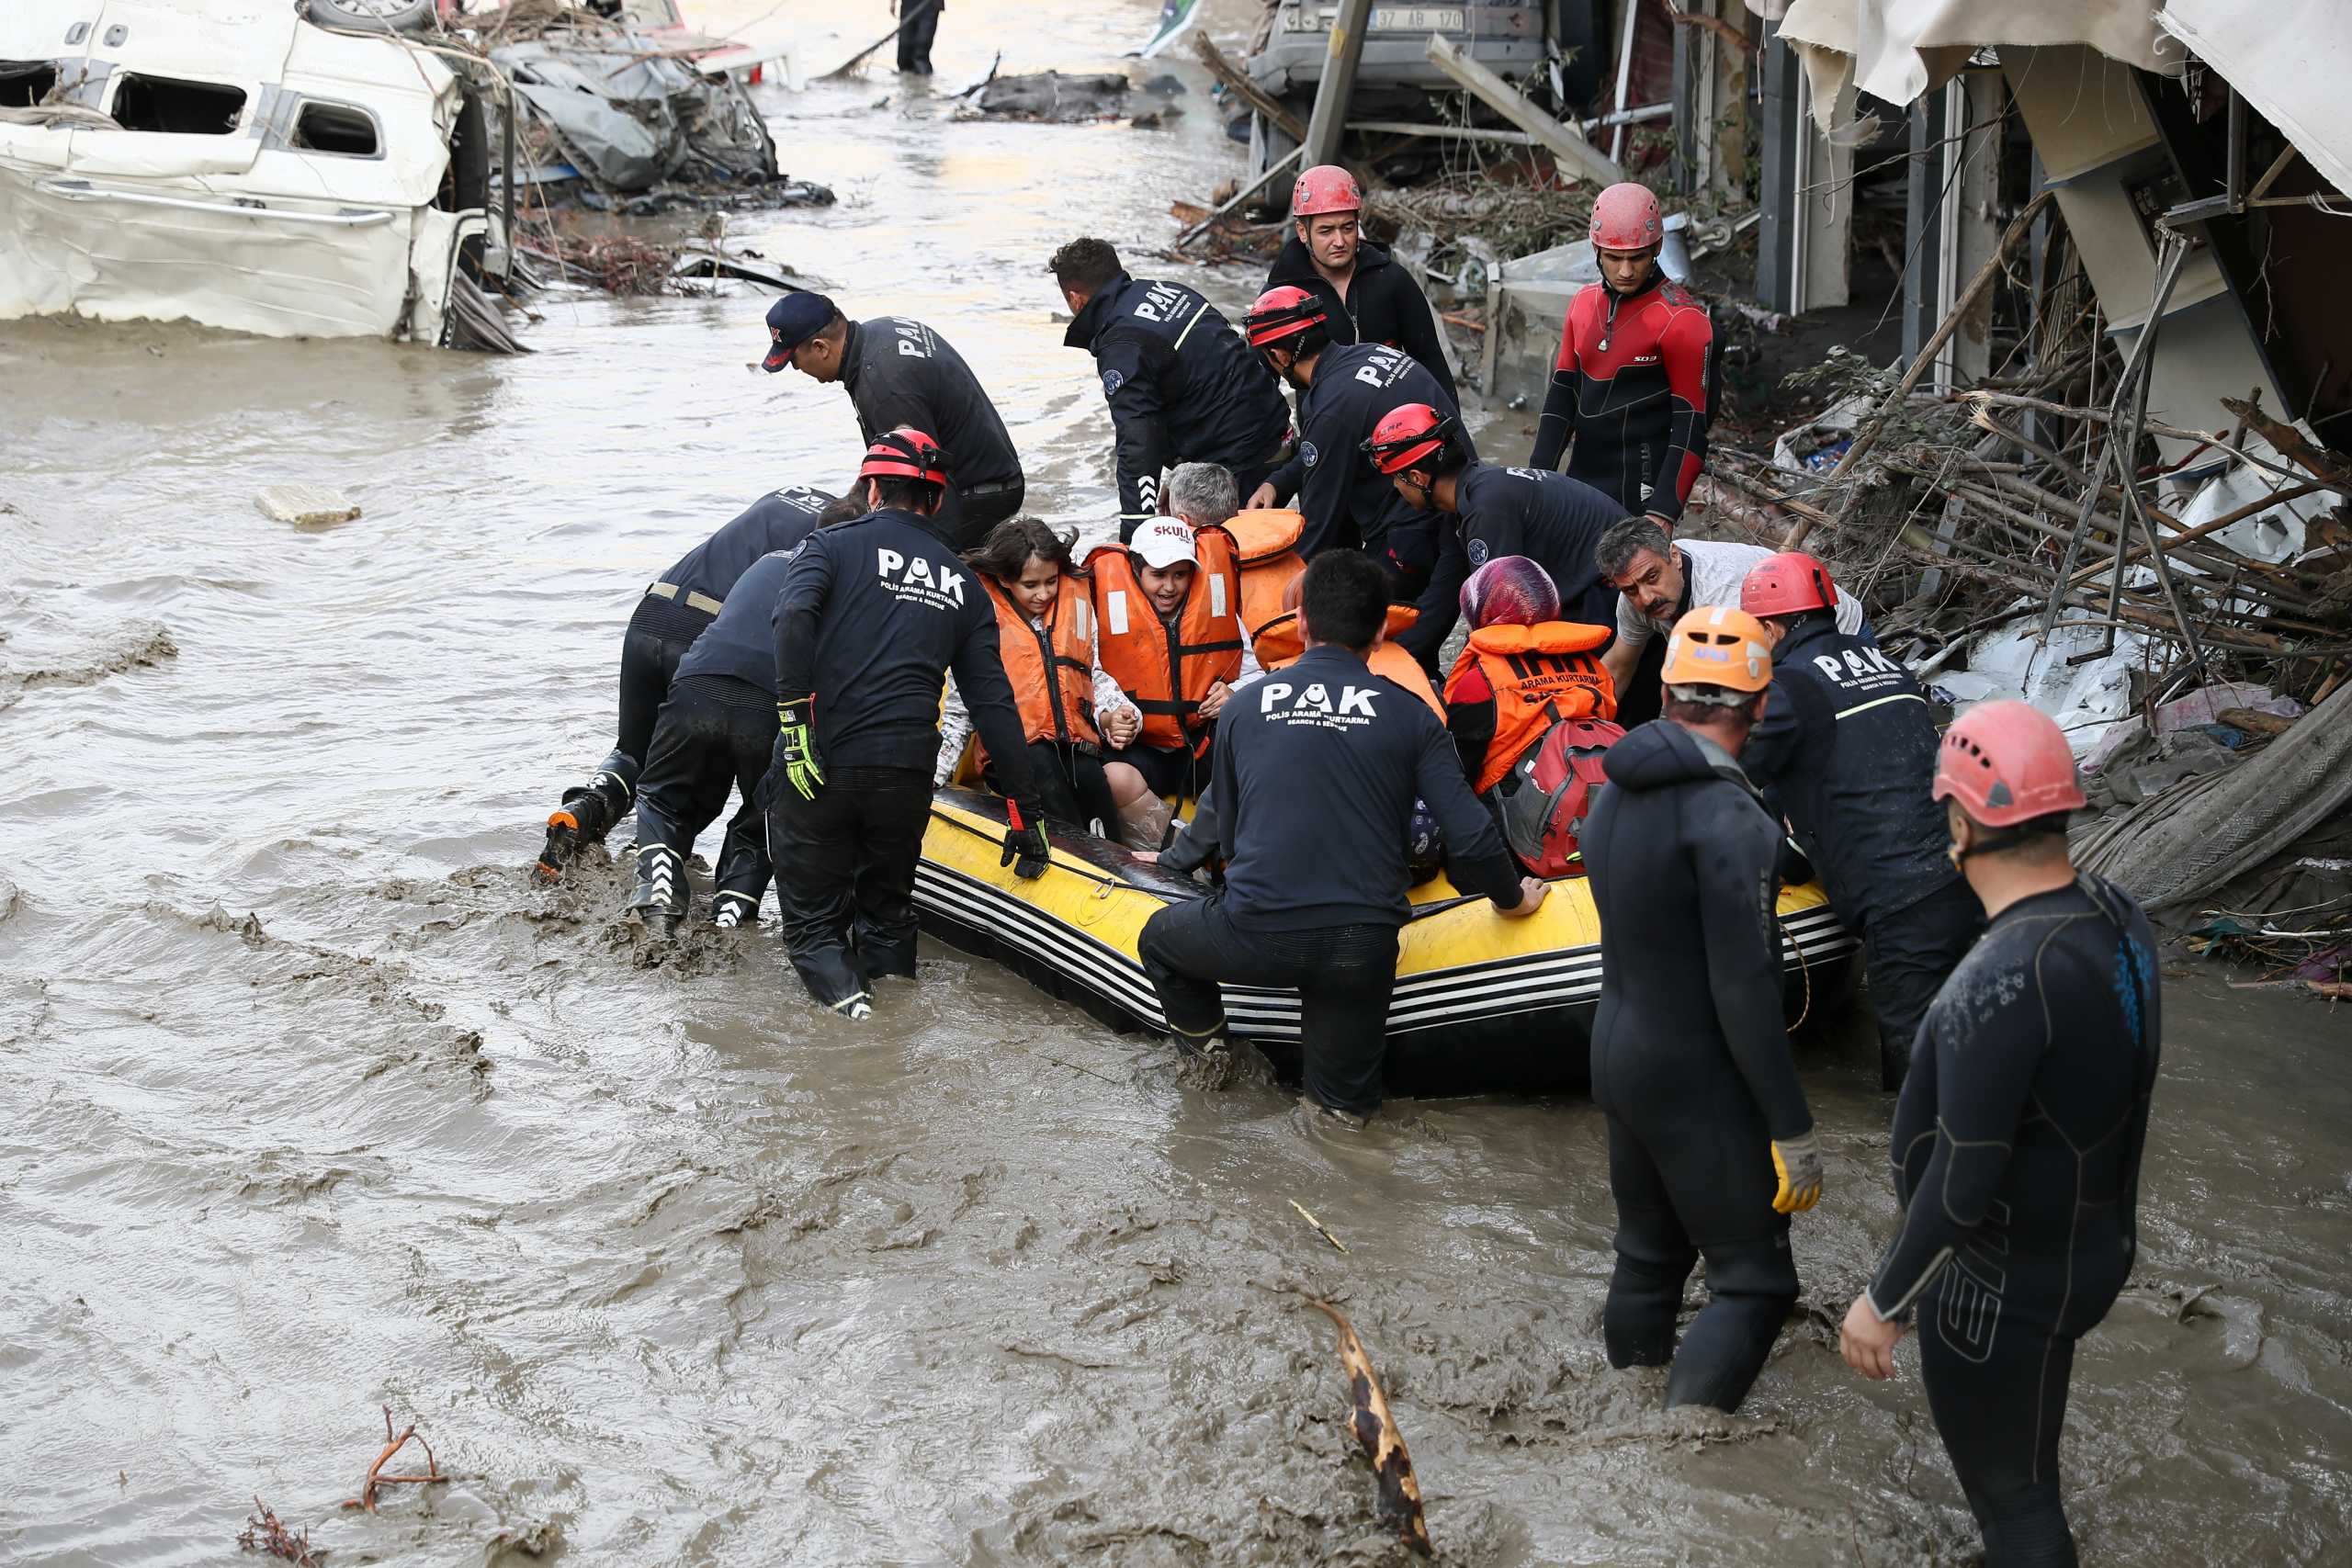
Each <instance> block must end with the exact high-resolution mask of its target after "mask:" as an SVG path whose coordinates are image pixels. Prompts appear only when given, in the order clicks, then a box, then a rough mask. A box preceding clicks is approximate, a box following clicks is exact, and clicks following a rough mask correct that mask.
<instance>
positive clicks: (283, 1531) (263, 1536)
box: [237, 1497, 327, 1568]
mask: <svg viewBox="0 0 2352 1568" xmlns="http://www.w3.org/2000/svg"><path fill="white" fill-rule="evenodd" d="M237 1546H238V1549H239V1550H241V1551H258V1552H260V1553H262V1554H263V1555H264V1556H266V1557H277V1558H282V1559H283V1560H285V1561H286V1562H291V1563H293V1564H294V1565H295V1568H322V1564H323V1563H324V1562H326V1555H327V1554H326V1550H325V1548H323V1547H316V1546H312V1545H311V1532H310V1531H309V1530H307V1529H306V1530H304V1531H303V1532H302V1533H301V1534H300V1535H297V1534H295V1533H294V1532H293V1531H292V1530H289V1529H287V1528H286V1525H285V1522H284V1521H283V1520H281V1519H280V1518H279V1517H277V1515H276V1514H274V1513H272V1512H270V1509H269V1505H268V1504H266V1503H265V1502H263V1501H262V1500H261V1499H260V1498H259V1497H255V1498H254V1511H253V1513H252V1514H251V1516H249V1517H247V1518H246V1520H245V1528H244V1529H243V1530H242V1531H240V1532H239V1534H238V1536H237Z"/></svg>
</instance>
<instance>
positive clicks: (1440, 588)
mask: <svg viewBox="0 0 2352 1568" xmlns="http://www.w3.org/2000/svg"><path fill="white" fill-rule="evenodd" d="M1457 483H1458V489H1457V490H1456V491H1455V496H1456V500H1455V506H1456V508H1457V510H1456V511H1455V513H1454V515H1453V519H1452V521H1453V527H1450V528H1449V527H1446V526H1445V525H1444V524H1443V523H1442V522H1441V523H1440V525H1439V528H1438V543H1439V548H1438V557H1437V565H1436V568H1435V570H1432V571H1431V572H1430V584H1429V587H1428V588H1426V589H1424V590H1423V591H1422V592H1421V597H1420V602H1419V608H1420V613H1421V614H1420V619H1419V620H1418V621H1416V622H1414V623H1413V626H1412V629H1411V630H1409V631H1408V632H1407V633H1406V634H1405V636H1403V637H1398V638H1397V641H1398V642H1399V643H1402V644H1403V645H1404V646H1405V647H1406V648H1407V649H1409V650H1410V651H1411V652H1412V653H1413V655H1414V656H1415V657H1416V658H1419V656H1420V650H1421V649H1422V648H1423V647H1428V648H1430V649H1436V648H1437V647H1438V646H1439V645H1441V644H1442V643H1443V642H1444V641H1445V637H1446V634H1447V633H1448V632H1450V631H1452V630H1453V623H1454V622H1455V621H1456V620H1457V619H1459V618H1460V616H1461V614H1462V584H1463V581H1464V579H1465V578H1467V577H1468V576H1469V575H1470V574H1471V573H1472V572H1474V571H1476V570H1478V569H1479V568H1480V567H1482V566H1484V565H1486V564H1487V562H1488V561H1490V560H1495V559H1498V558H1501V557H1503V556H1525V557H1527V558H1530V559H1531V560H1532V561H1534V562H1535V564H1536V565H1538V566H1540V567H1542V568H1543V569H1544V571H1546V572H1547V573H1549V574H1550V576H1551V579H1552V585H1553V586H1554V587H1555V588H1557V589H1558V590H1559V591H1560V619H1562V620H1564V621H1580V622H1583V623H1584V624H1586V625H1588V626H1615V625H1616V624H1617V591H1616V590H1615V589H1613V588H1611V587H1610V586H1609V583H1608V581H1607V580H1606V579H1604V578H1603V577H1602V576H1601V575H1600V565H1599V564H1598V563H1597V562H1595V561H1594V559H1593V555H1592V551H1593V547H1594V546H1595V545H1597V544H1599V543H1600V536H1601V535H1602V534H1604V533H1606V532H1608V530H1609V528H1610V527H1611V525H1613V524H1616V523H1618V522H1621V521H1623V518H1624V516H1625V511H1624V508H1623V507H1622V506H1620V505H1619V504H1618V503H1617V502H1615V501H1613V500H1611V499H1610V498H1609V497H1608V496H1606V495H1603V494H1601V492H1600V491H1597V490H1595V489H1593V488H1592V487H1591V486H1590V485H1589V484H1586V483H1585V482H1584V481H1583V480H1581V479H1570V478H1568V476H1567V475H1566V474H1560V473H1554V472H1552V471H1550V470H1549V469H1544V468H1504V467H1503V466H1502V465H1500V464H1499V463H1475V462H1474V463H1471V464H1470V465H1468V466H1467V467H1465V468H1464V469H1463V470H1462V473H1461V477H1460V479H1459V480H1458V481H1457Z"/></svg>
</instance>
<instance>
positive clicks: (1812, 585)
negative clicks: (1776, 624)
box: [1739, 550, 1838, 621]
mask: <svg viewBox="0 0 2352 1568" xmlns="http://www.w3.org/2000/svg"><path fill="white" fill-rule="evenodd" d="M1837 605H1838V588H1837V585H1836V584H1835V583H1833V582H1831V581H1829V569H1828V568H1827V567H1826V566H1823V565H1822V564H1821V563H1820V562H1819V561H1817V560H1815V559H1814V558H1812V557H1811V556H1809V555H1806V554H1805V553H1804V551H1803V550H1783V551H1782V552H1781V553H1780V554H1779V555H1777V556H1766V557H1765V558H1763V559H1762V560H1760V561H1758V562H1757V563H1756V564H1755V566H1754V567H1752V568H1750V569H1749V570H1748V573H1747V578H1746V580H1745V581H1742V582H1741V583H1740V585H1739V607H1740V608H1741V609H1743V610H1745V611H1747V613H1748V614H1749V615H1753V616H1755V617H1756V618H1757V619H1758V620H1759V621H1761V620H1767V619H1769V618H1770V617H1771V616H1774V615H1803V614H1804V612H1805V611H1807V610H1831V609H1835V608H1837Z"/></svg>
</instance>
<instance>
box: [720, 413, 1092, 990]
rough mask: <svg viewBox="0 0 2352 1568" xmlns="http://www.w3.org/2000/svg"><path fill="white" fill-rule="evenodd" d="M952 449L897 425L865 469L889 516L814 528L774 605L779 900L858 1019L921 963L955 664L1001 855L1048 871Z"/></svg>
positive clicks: (772, 776)
mask: <svg viewBox="0 0 2352 1568" xmlns="http://www.w3.org/2000/svg"><path fill="white" fill-rule="evenodd" d="M945 460H946V459H945V457H944V455H943V454H942V453H941V452H940V450H939V446H938V444H937V443H936V442H934V441H933V440H932V439H931V437H930V436H928V435H926V434H923V433H922V432H921V431H916V430H903V429H901V430H893V431H889V432H887V433H885V434H884V435H883V436H882V438H881V439H880V440H879V441H876V443H875V444H874V445H873V446H872V447H871V448H869V449H868V450H867V452H866V454H865V464H864V466H863V467H861V468H860V469H859V470H858V477H859V479H861V480H862V481H863V482H864V483H865V495H866V501H867V503H868V504H869V505H871V506H872V507H873V508H874V510H873V511H872V512H870V513H866V515H865V516H864V517H861V518H858V519H857V520H856V521H854V522H851V523H843V524H841V525H837V526H835V527H831V528H828V529H826V530H825V531H824V532H822V533H820V534H817V535H815V536H811V537H810V538H809V541H808V542H807V544H806V545H805V546H804V547H802V548H801V549H800V550H798V551H797V552H796V553H795V554H794V556H793V558H792V563H791V565H790V566H788V567H787V568H786V570H785V574H784V591H783V594H782V596H781V597H780V598H779V599H778V601H777V603H776V606H775V644H774V647H775V690H776V717H777V720H778V722H779V724H780V725H781V727H782V728H781V732H780V733H779V734H778V735H777V736H776V738H775V761H774V762H773V763H772V765H771V766H770V768H769V770H768V776H767V778H766V779H765V780H764V781H763V783H762V784H761V785H760V797H761V799H762V801H763V803H764V804H765V805H766V807H767V813H768V853H769V854H770V855H771V856H773V857H774V858H775V863H777V864H778V865H780V866H782V867H784V868H785V874H784V875H783V876H782V877H781V878H779V879H778V881H777V884H776V902H777V905H778V907H779V908H781V909H782V911H783V915H784V939H785V944H786V948H787V949H788V950H789V951H790V952H791V954H792V966H793V968H795V969H797V970H798V971H799V974H800V978H801V980H802V982H803V983H805V984H806V985H807V986H808V987H809V994H810V995H811V996H813V997H815V998H817V1000H818V1001H819V1002H820V1003H822V1004H823V1005H825V1006H826V1007H829V1008H831V1009H832V1010H834V1011H836V1012H840V1013H844V1014H846V1015H848V1016H849V1017H851V1018H865V1017H866V1016H867V1015H868V1014H870V1013H871V1012H872V1011H873V993H872V982H873V981H874V980H875V979H876V977H877V976H884V975H905V976H912V975H913V974H914V972H915V903H914V887H915V863H916V862H917V861H918V860H919V859H920V858H921V856H922V835H923V829H924V827H925V825H926V824H927V823H928V822H929V821H930V819H931V773H932V769H933V766H934V765H935V764H936V763H937V761H938V760H939V703H940V694H941V691H942V690H943V688H944V684H945V682H946V676H947V671H949V670H950V669H953V670H954V671H956V691H957V692H958V693H959V694H962V696H963V699H964V705H965V707H966V709H967V710H968V711H969V712H970V714H971V716H972V724H973V727H974V728H977V729H978V731H979V732H980V741H981V743H982V744H983V745H985V746H986V747H988V749H989V756H990V757H992V758H993V759H994V760H995V765H996V774H997V780H998V782H999V784H1001V786H1002V787H1003V789H1004V791H1005V794H1006V795H1007V797H1008V810H1007V815H1008V818H1009V819H1010V821H1011V824H1012V826H1011V827H1010V828H1009V829H1007V830H1006V832H1005V835H1004V859H1003V861H1002V863H1003V864H1005V865H1011V866H1013V868H1014V870H1015V871H1016V872H1017V873H1018V874H1020V875H1022V876H1023V877H1038V876H1043V875H1044V874H1045V872H1046V859H1047V852H1046V835H1045V831H1044V829H1043V828H1042V827H1040V826H1039V824H1041V823H1042V822H1043V821H1044V820H1045V814H1044V812H1043V810H1042V809H1041V808H1040V807H1039V806H1038V804H1037V799H1036V794H1035V789H1034V787H1033V781H1032V779H1031V777H1030V773H1029V746H1028V738H1027V737H1026V736H1025V735H1024V734H1023V732H1022V728H1021V711H1020V709H1019V708H1018V707H1017V706H1015V705H1014V704H1013V700H1012V686H1011V685H1010V684H1009V683H1008V682H1006V680H1005V675H1004V663H1003V660H1002V658H1001V655H1000V654H999V652H998V649H997V631H996V611H995V609H994V608H993V607H992V606H991V605H990V604H989V596H988V590H987V589H986V588H984V587H982V586H981V585H980V584H979V583H978V581H975V580H974V579H973V576H972V569H971V568H970V567H968V566H967V565H965V563H964V562H963V560H962V559H961V558H958V557H957V555H956V550H955V547H954V546H952V545H951V544H949V542H948V540H947V536H946V534H945V532H944V530H943V529H942V528H941V526H940V525H939V523H938V520H937V518H938V511H939V506H940V498H941V496H942V495H943V494H944V492H945V491H946V489H947V486H948V483H949V470H947V469H946V468H944V463H945Z"/></svg>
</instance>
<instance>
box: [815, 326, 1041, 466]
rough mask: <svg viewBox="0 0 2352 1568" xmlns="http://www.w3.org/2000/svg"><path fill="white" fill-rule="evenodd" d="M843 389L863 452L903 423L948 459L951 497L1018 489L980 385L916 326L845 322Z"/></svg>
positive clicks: (999, 424) (1016, 458)
mask: <svg viewBox="0 0 2352 1568" xmlns="http://www.w3.org/2000/svg"><path fill="white" fill-rule="evenodd" d="M842 386H844V387H846V388H847V389H849V397H850V401H851V403H852V404H854V406H855V407H856V409H857V429H858V434H860V435H862V436H864V437H865V441H866V443H867V445H869V446H871V445H872V444H873V442H874V440H875V438H876V437H877V436H880V435H882V434H886V433H888V432H889V431H891V430H895V429H896V428H898V427H899V425H902V424H910V425H912V426H914V427H915V428H916V429H917V430H920V431H922V433H923V434H926V435H928V436H930V437H931V438H932V439H933V440H934V441H936V442H938V443H939V445H940V448H941V450H943V451H944V452H945V453H946V454H947V462H948V468H949V474H948V477H949V479H952V480H953V481H954V482H955V486H956V489H957V490H959V491H965V492H967V493H969V492H970V491H972V490H973V488H974V487H976V486H980V485H1018V484H1020V483H1022V477H1021V456H1020V454H1019V453H1017V452H1015V451H1014V450H1013V449H1012V436H1010V435H1008V434H1005V429H1004V421H1003V419H1002V418H1001V417H1000V416H999V415H998V413H997V412H996V405H995V404H994V403H992V402H990V401H989V395H988V393H987V392H985V391H983V390H981V389H980V383H979V378H978V377H976V376H974V375H973V374H972V371H971V367H968V366H967V365H966V364H965V363H964V356H963V355H960V354H957V353H956V350H955V348H954V347H953V346H951V345H950V344H949V343H948V342H947V340H946V339H945V338H944V337H941V336H940V335H939V334H938V333H935V332H933V331H932V330H931V329H930V328H929V327H927V326H924V325H923V324H922V322H921V321H909V320H907V319H906V318H905V317H904V316H877V317H876V318H875V319H874V320H873V321H852V322H851V323H850V324H849V337H848V340H847V341H846V342H845V343H844V344H842Z"/></svg>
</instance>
